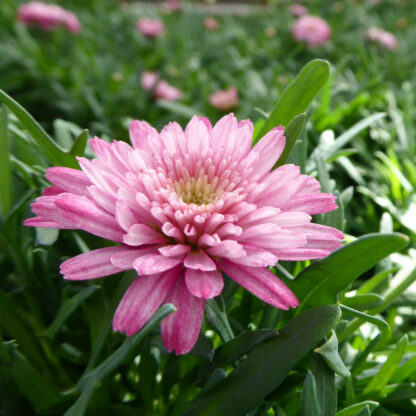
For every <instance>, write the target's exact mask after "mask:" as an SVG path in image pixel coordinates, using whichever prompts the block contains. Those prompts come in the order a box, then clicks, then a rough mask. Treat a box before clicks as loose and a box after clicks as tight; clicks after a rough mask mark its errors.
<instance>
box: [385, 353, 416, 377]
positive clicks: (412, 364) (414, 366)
mask: <svg viewBox="0 0 416 416" xmlns="http://www.w3.org/2000/svg"><path fill="white" fill-rule="evenodd" d="M414 374H416V355H414V356H413V357H411V358H409V359H408V360H407V361H406V362H405V363H404V364H403V365H402V366H400V367H399V368H398V369H397V371H396V373H395V374H394V376H393V377H392V379H391V380H390V382H391V383H401V382H403V381H405V380H407V379H408V378H409V377H411V376H412V375H414Z"/></svg>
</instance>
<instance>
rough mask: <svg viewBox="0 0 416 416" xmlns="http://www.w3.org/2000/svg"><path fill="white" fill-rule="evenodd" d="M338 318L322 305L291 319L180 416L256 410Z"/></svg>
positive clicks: (227, 415) (215, 415)
mask: <svg viewBox="0 0 416 416" xmlns="http://www.w3.org/2000/svg"><path fill="white" fill-rule="evenodd" d="M339 317H340V310H339V308H338V307H336V306H328V305H323V306H319V307H316V308H312V309H310V310H308V311H307V312H306V313H303V314H301V315H299V316H297V317H296V318H294V319H293V320H292V321H291V322H290V323H289V324H288V325H287V326H286V327H285V328H283V329H282V330H281V332H280V334H279V335H277V336H275V337H273V338H271V339H269V340H267V341H265V342H264V343H263V344H261V345H260V346H258V347H256V348H255V349H253V351H252V352H251V353H250V354H249V356H248V358H247V359H246V360H245V361H243V362H242V363H241V364H240V365H239V366H238V367H237V368H236V369H235V370H234V371H233V372H232V373H231V374H230V375H229V376H228V377H227V378H226V379H225V380H224V381H222V382H220V383H219V384H218V385H217V386H216V387H214V388H213V389H212V390H211V391H210V392H208V393H207V394H205V395H203V396H202V397H201V398H200V399H199V400H197V401H196V402H194V403H193V404H192V405H191V406H190V407H189V408H188V410H187V411H186V412H185V413H184V416H191V415H198V416H208V415H210V416H241V415H242V414H245V413H246V412H248V411H250V410H252V409H254V408H256V407H257V406H259V405H260V404H261V402H262V401H263V400H264V398H265V397H266V396H267V395H268V394H270V393H271V392H272V391H274V390H275V389H276V388H277V387H278V386H279V385H280V383H281V382H282V381H283V380H284V379H285V378H286V376H287V374H288V373H289V371H291V369H292V368H293V367H294V366H295V365H296V363H298V362H299V361H300V360H301V359H302V358H303V357H305V355H306V354H307V353H308V352H309V351H311V349H312V348H314V347H315V346H316V344H317V343H318V342H319V341H320V340H321V339H322V337H323V336H324V335H325V334H326V333H327V332H328V331H329V330H330V329H331V328H333V327H334V325H335V324H336V322H337V321H338V319H339Z"/></svg>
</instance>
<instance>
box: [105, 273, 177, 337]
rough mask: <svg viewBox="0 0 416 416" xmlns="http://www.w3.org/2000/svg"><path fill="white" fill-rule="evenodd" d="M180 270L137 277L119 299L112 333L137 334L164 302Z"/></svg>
mask: <svg viewBox="0 0 416 416" xmlns="http://www.w3.org/2000/svg"><path fill="white" fill-rule="evenodd" d="M179 272H180V269H179V268H175V269H171V270H169V271H168V272H166V273H161V274H156V275H150V276H139V277H138V278H137V279H136V280H135V281H134V282H133V283H132V284H131V286H130V287H129V289H128V290H127V292H126V293H125V294H124V296H123V298H122V299H121V302H120V304H119V305H118V308H117V310H116V313H115V315H114V319H113V329H114V331H120V332H125V333H126V334H127V335H128V336H130V335H133V334H134V333H136V332H138V331H139V330H140V329H141V328H142V327H143V325H145V323H146V322H147V321H148V320H149V319H150V318H151V316H152V315H153V314H154V313H155V312H156V310H157V309H158V308H159V306H160V305H161V304H162V303H167V302H164V301H165V298H166V296H167V295H168V293H169V292H170V291H171V290H172V288H173V286H174V284H175V282H176V280H177V278H178V275H179Z"/></svg>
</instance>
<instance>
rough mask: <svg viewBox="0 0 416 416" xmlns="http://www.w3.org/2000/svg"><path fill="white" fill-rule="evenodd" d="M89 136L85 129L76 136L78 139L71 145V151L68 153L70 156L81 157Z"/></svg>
mask: <svg viewBox="0 0 416 416" xmlns="http://www.w3.org/2000/svg"><path fill="white" fill-rule="evenodd" d="M89 136H90V134H89V132H88V130H87V129H85V130H82V131H81V132H80V133H79V134H78V137H77V138H76V139H75V142H74V144H73V145H72V147H71V150H70V151H69V154H70V155H72V156H83V155H84V152H85V146H86V145H87V142H88V139H89Z"/></svg>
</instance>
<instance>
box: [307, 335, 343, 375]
mask: <svg viewBox="0 0 416 416" xmlns="http://www.w3.org/2000/svg"><path fill="white" fill-rule="evenodd" d="M314 352H316V353H318V354H320V355H321V356H322V357H323V359H324V360H325V362H326V363H327V365H328V367H329V368H330V369H331V370H333V371H334V372H335V373H337V374H339V375H340V376H341V377H349V376H350V375H351V373H350V372H349V370H348V368H347V367H346V366H345V364H344V362H343V361H342V360H341V357H340V356H339V353H338V338H337V334H336V333H335V331H334V330H332V332H331V336H330V337H329V339H328V341H326V342H325V344H323V345H321V346H320V347H318V348H315V349H314Z"/></svg>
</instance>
